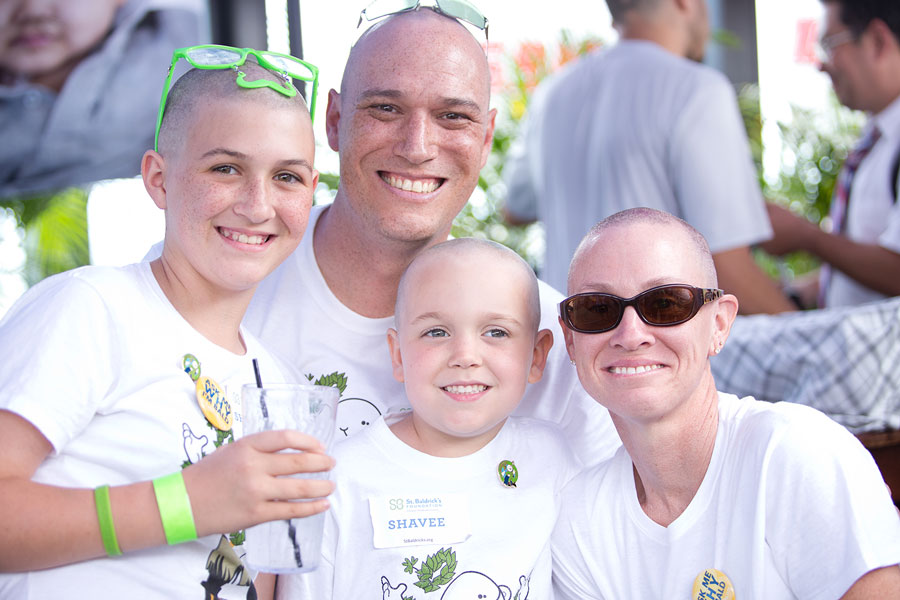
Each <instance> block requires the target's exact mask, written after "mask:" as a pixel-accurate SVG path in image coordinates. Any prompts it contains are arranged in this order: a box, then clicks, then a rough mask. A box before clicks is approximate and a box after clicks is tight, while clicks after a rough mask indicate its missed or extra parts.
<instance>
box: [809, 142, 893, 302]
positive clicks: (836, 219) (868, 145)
mask: <svg viewBox="0 0 900 600" xmlns="http://www.w3.org/2000/svg"><path fill="white" fill-rule="evenodd" d="M880 137H881V132H880V131H879V130H878V128H877V127H872V128H871V129H869V131H868V132H866V134H865V135H864V136H863V137H862V139H861V140H860V141H859V143H858V144H857V145H856V147H855V148H854V149H853V150H852V151H851V152H850V154H848V155H847V160H845V161H844V165H843V167H841V172H840V173H839V174H838V178H837V183H836V184H835V186H834V194H833V195H832V197H831V210H830V211H829V216H830V217H831V231H832V233H835V234H838V235H841V234H843V233H844V232H845V231H846V229H847V205H848V204H849V202H850V186H851V185H852V184H853V176H854V175H855V174H856V170H857V169H858V168H859V165H860V163H861V162H862V161H863V159H864V158H865V157H866V155H867V154H868V153H869V151H870V150H871V149H872V146H874V145H875V142H877V141H878V138H880ZM830 284H831V265H828V264H824V265H822V269H821V271H820V273H819V306H820V307H821V306H825V296H826V294H827V293H828V286H829V285H830Z"/></svg>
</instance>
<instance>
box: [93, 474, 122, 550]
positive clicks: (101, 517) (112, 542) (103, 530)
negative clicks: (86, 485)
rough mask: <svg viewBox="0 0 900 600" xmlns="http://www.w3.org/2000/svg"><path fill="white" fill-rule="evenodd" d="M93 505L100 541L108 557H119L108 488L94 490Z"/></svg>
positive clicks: (106, 486)
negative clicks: (94, 506) (98, 524)
mask: <svg viewBox="0 0 900 600" xmlns="http://www.w3.org/2000/svg"><path fill="white" fill-rule="evenodd" d="M94 503H95V504H96V505H97V520H98V521H99V522H100V539H101V540H103V549H104V550H106V554H107V555H108V556H121V554H122V550H121V549H120V548H119V540H118V539H116V526H115V525H114V524H113V515H112V506H110V504H109V486H108V485H101V486H100V487H98V488H95V489H94Z"/></svg>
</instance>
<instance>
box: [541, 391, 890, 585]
mask: <svg viewBox="0 0 900 600" xmlns="http://www.w3.org/2000/svg"><path fill="white" fill-rule="evenodd" d="M896 563H900V519H898V517H897V512H896V510H895V509H894V505H893V503H892V502H891V499H890V497H889V495H888V491H887V488H886V487H885V485H884V481H883V479H882V478H881V474H880V473H879V471H878V467H877V466H876V465H875V462H874V461H873V460H872V456H871V455H870V454H869V453H868V451H866V449H865V448H863V446H862V445H861V444H860V443H859V442H858V441H857V440H856V438H854V437H853V436H852V435H851V434H850V433H849V432H848V431H847V430H846V429H844V428H843V427H841V426H840V425H838V424H836V423H834V422H833V421H831V420H830V419H828V417H826V416H825V415H823V414H822V413H820V412H818V411H816V410H814V409H812V408H809V407H806V406H801V405H797V404H790V403H786V402H782V403H777V404H769V403H766V402H758V401H756V400H753V399H752V398H749V397H748V398H743V399H739V398H737V397H736V396H732V395H730V394H723V393H720V394H719V427H718V431H717V434H716V442H715V448H714V450H713V455H712V459H711V461H710V464H709V468H708V470H707V473H706V476H705V477H704V479H703V482H702V483H701V484H700V488H699V490H697V494H696V496H695V497H694V498H693V500H692V501H691V503H690V504H689V505H688V507H687V508H686V509H685V511H684V512H683V513H682V514H681V515H680V516H679V517H678V518H677V519H675V521H674V522H672V523H671V524H670V525H669V526H668V527H663V526H661V525H659V524H657V523H655V522H654V521H652V520H651V519H650V518H649V517H648V516H647V515H646V514H645V513H644V511H643V509H641V506H640V504H639V502H638V499H637V493H636V491H635V482H634V474H633V468H632V463H631V459H630V457H629V456H628V454H627V452H625V450H624V448H622V449H621V450H620V451H619V452H618V453H617V454H616V456H615V458H614V459H613V460H611V461H609V462H608V463H606V464H604V465H600V466H597V467H595V468H593V469H591V470H589V471H586V472H583V473H582V474H581V475H580V476H579V477H578V478H577V480H576V481H573V482H572V483H571V484H570V485H569V486H567V487H566V489H565V490H564V491H563V501H562V511H561V516H560V520H559V522H558V524H557V527H556V529H555V530H554V533H553V568H554V573H553V577H554V585H555V588H556V597H557V599H568V598H571V599H578V600H586V599H589V598H607V599H617V600H618V599H619V598H688V597H690V593H691V588H692V584H693V582H694V579H695V577H696V576H697V575H698V574H700V573H702V572H703V571H704V570H705V569H717V570H719V571H721V572H723V573H724V574H725V575H726V576H727V577H728V578H729V579H730V580H731V582H732V584H733V585H734V588H735V595H736V597H737V598H740V599H741V600H778V599H782V598H784V599H788V598H804V599H810V600H818V599H822V600H825V599H828V600H834V599H835V598H839V597H840V596H842V595H843V594H844V593H845V592H846V591H847V590H848V589H849V588H850V586H851V585H853V583H854V582H855V581H856V580H857V579H859V578H860V577H861V576H862V575H864V574H865V573H867V572H868V571H870V570H872V569H875V568H878V567H882V566H888V565H892V564H896Z"/></svg>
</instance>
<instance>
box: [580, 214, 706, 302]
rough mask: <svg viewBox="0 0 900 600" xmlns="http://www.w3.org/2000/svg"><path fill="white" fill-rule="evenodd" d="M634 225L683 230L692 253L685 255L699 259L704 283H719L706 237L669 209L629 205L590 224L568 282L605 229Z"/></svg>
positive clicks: (641, 240)
mask: <svg viewBox="0 0 900 600" xmlns="http://www.w3.org/2000/svg"><path fill="white" fill-rule="evenodd" d="M633 225H662V226H665V227H671V228H674V229H676V230H678V231H680V232H681V233H682V235H684V237H685V238H686V239H687V240H688V244H687V248H688V249H689V250H690V254H689V255H687V256H685V257H684V259H685V260H694V261H697V263H698V264H699V265H700V267H701V269H702V272H703V273H704V277H705V279H706V281H705V282H704V285H705V286H708V287H718V277H717V275H716V265H715V263H714V262H713V258H712V253H711V252H710V251H709V244H707V243H706V238H704V237H703V235H702V234H701V233H700V232H699V231H697V230H696V229H694V228H693V227H692V226H691V225H690V224H689V223H687V222H686V221H684V220H682V219H679V218H678V217H676V216H674V215H671V214H669V213H667V212H664V211H661V210H656V209H655V208H646V207H641V208H630V209H628V210H623V211H620V212H617V213H615V214H613V215H610V216H609V217H607V218H605V219H603V220H602V221H600V222H599V223H597V224H596V225H594V226H593V227H592V228H591V230H590V231H589V232H588V233H587V235H585V236H584V239H582V240H581V243H580V244H579V245H578V248H577V249H576V250H575V256H574V257H572V263H571V264H570V265H569V285H571V283H572V276H573V273H575V270H576V269H577V267H578V263H579V259H580V258H581V256H582V255H583V254H584V253H586V252H589V251H591V250H592V249H593V247H594V246H595V245H596V244H597V243H598V240H599V239H600V238H601V237H603V234H604V233H606V232H607V231H608V230H611V229H614V228H620V227H630V226H633ZM634 243H635V244H646V243H652V240H645V239H640V240H635V242H634Z"/></svg>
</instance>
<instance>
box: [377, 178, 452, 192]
mask: <svg viewBox="0 0 900 600" xmlns="http://www.w3.org/2000/svg"><path fill="white" fill-rule="evenodd" d="M381 178H382V179H383V180H384V181H385V183H387V184H388V185H389V186H391V187H394V188H397V189H398V190H403V191H404V192H416V193H417V194H430V193H431V192H433V191H434V190H436V189H438V187H440V185H441V184H440V182H438V181H435V180H433V179H431V180H428V181H422V180H421V179H416V180H415V181H413V180H412V179H404V178H403V177H395V176H393V175H382V176H381Z"/></svg>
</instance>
